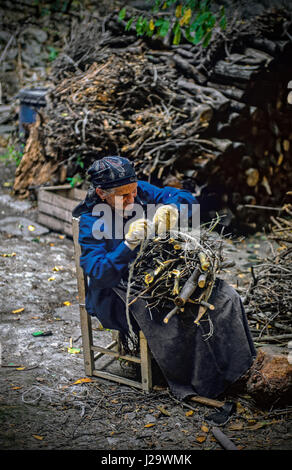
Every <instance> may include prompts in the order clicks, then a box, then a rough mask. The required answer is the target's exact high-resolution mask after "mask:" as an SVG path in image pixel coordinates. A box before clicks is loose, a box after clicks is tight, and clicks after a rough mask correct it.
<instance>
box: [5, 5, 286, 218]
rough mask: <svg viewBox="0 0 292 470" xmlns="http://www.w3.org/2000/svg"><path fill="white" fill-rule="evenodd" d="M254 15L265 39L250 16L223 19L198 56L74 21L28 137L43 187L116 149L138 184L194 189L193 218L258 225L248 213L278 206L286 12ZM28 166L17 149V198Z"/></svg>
mask: <svg viewBox="0 0 292 470" xmlns="http://www.w3.org/2000/svg"><path fill="white" fill-rule="evenodd" d="M131 14H132V12H131V11H129V15H131ZM265 17H267V18H270V19H271V21H270V23H269V24H270V27H269V30H268V33H267V31H266V29H267V28H266V29H265V28H263V25H264V24H266V23H264V22H261V21H260V19H257V20H256V21H247V22H244V23H242V22H241V21H239V18H238V17H236V16H235V18H234V19H230V20H229V23H228V28H227V30H226V31H224V33H223V32H222V31H219V30H215V31H214V35H213V38H212V40H211V42H210V44H209V46H208V48H207V49H205V48H202V46H200V45H199V46H198V45H192V44H190V43H188V42H187V41H184V40H182V43H181V44H180V45H179V46H174V45H172V43H171V34H169V35H168V36H167V37H165V38H164V39H163V40H162V41H161V40H155V39H153V38H139V39H137V35H136V34H135V31H133V30H132V28H133V27H131V28H130V29H129V31H125V24H126V21H127V20H128V18H126V19H125V22H120V21H119V20H118V14H117V12H115V13H113V14H111V15H109V16H107V17H105V18H93V19H92V21H91V22H85V23H83V24H81V25H78V27H76V29H73V32H72V37H71V39H70V40H69V41H68V43H67V45H66V47H65V48H64V50H63V52H62V53H61V54H60V56H59V57H58V58H57V60H56V61H55V63H54V64H53V67H52V73H51V77H50V78H51V82H52V84H53V86H52V89H51V91H50V92H49V93H48V105H47V107H46V110H45V111H46V115H45V119H44V120H43V122H42V124H41V128H42V132H40V134H39V136H40V139H41V142H40V146H39V147H40V148H42V151H41V154H42V155H40V158H39V160H40V162H43V161H44V160H45V161H46V162H51V165H52V167H53V168H57V169H58V170H60V171H58V170H57V171H55V180H52V178H51V174H48V176H49V177H50V178H51V179H50V182H51V183H53V184H62V183H64V182H66V180H67V178H72V177H74V176H75V175H77V174H80V176H81V178H82V179H83V178H84V176H85V175H84V169H85V168H87V167H88V166H89V165H90V164H91V163H92V161H93V160H94V159H97V158H102V157H103V156H105V155H109V154H121V155H122V156H125V157H127V158H129V159H130V160H132V161H133V162H134V164H135V167H136V169H137V175H138V177H139V178H141V179H144V180H145V179H146V180H148V181H150V182H152V183H154V184H160V185H174V186H176V187H180V188H185V189H188V190H190V191H192V192H195V193H197V194H200V193H201V196H202V198H201V204H202V210H203V211H204V210H205V207H206V209H207V211H209V210H210V208H211V209H213V210H215V211H216V210H217V211H218V210H220V209H222V208H224V207H225V208H226V207H227V208H230V209H231V211H232V213H233V214H235V216H236V218H237V219H238V220H239V221H242V222H243V223H244V224H246V223H253V222H257V223H258V224H261V223H263V222H264V220H265V219H266V217H267V214H268V216H269V215H270V213H267V212H259V209H257V210H254V209H253V208H252V207H250V206H255V205H262V206H266V205H278V204H279V203H280V202H281V199H282V195H283V192H285V191H287V189H290V188H287V184H288V183H287V182H288V180H289V175H291V174H292V167H291V158H290V156H291V149H292V145H291V144H290V142H291V140H292V134H291V127H290V122H291V110H289V109H287V103H286V99H285V91H286V76H285V73H286V72H287V70H286V69H287V67H286V65H285V64H286V62H285V61H286V60H287V59H285V57H286V56H287V54H288V52H289V50H290V49H289V47H290V46H291V40H290V32H291V33H292V26H291V25H292V21H291V14H290V12H289V11H288V12H280V13H279V15H277V14H275V13H271V14H267V15H266V16H265ZM279 25H280V26H279ZM281 57H284V59H283V61H284V65H283V67H282V65H280V64H279V61H280V58H281ZM285 67H286V68H285ZM279 70H280V71H281V73H282V72H283V77H281V79H280V80H279V77H278V75H279ZM289 78H290V77H289ZM29 159H30V154H29V151H28V150H27V151H25V154H24V156H23V161H22V162H21V164H20V166H19V167H18V169H17V174H16V178H15V186H14V188H15V191H16V193H17V195H18V196H23V197H27V196H28V194H29V189H30V187H33V182H31V180H30V179H28V178H26V177H25V175H24V169H27V168H29V165H28V164H27V160H29ZM42 165H43V163H40V166H42ZM31 166H32V165H31ZM39 170H40V169H39ZM38 172H39V171H38ZM28 181H29V184H30V185H31V186H30V187H29V185H28ZM35 184H37V183H35ZM204 201H205V202H204ZM209 215H210V216H211V218H212V217H213V216H214V215H212V214H209Z"/></svg>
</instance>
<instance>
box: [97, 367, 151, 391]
mask: <svg viewBox="0 0 292 470" xmlns="http://www.w3.org/2000/svg"><path fill="white" fill-rule="evenodd" d="M93 375H94V376H95V377H101V378H103V379H107V380H113V381H114V382H119V383H122V384H125V385H128V386H129V387H136V388H140V389H142V384H141V383H140V382H136V381H134V380H130V379H127V378H125V377H122V376H119V375H115V374H111V373H110V372H106V371H99V370H96V369H95V370H94V371H93Z"/></svg>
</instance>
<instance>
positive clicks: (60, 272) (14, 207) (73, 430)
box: [0, 162, 292, 453]
mask: <svg viewBox="0 0 292 470" xmlns="http://www.w3.org/2000/svg"><path fill="white" fill-rule="evenodd" d="M13 172H14V164H13V163H12V162H2V163H1V168H0V174H1V181H0V183H1V190H0V240H1V245H0V270H1V278H0V295H1V320H0V331H1V369H0V370H1V379H0V420H1V428H0V449H1V450H70V449H71V450H73V449H74V450H96V451H97V450H102V451H106V452H110V451H111V452H112V451H114V450H116V451H120V452H122V451H126V450H136V451H138V450H143V451H147V452H148V451H149V452H151V451H152V452H153V451H163V450H167V451H169V452H170V453H171V452H172V451H173V452H174V451H184V450H189V451H192V450H222V447H221V445H220V444H219V442H218V441H217V440H216V438H215V437H214V435H213V432H212V426H210V425H209V424H208V422H207V421H206V417H207V416H208V414H210V412H212V411H214V409H213V408H210V407H207V406H203V405H198V404H196V403H193V402H192V403H190V402H187V403H185V402H184V403H181V402H178V401H176V400H175V399H174V397H173V396H171V395H170V393H169V392H168V390H167V389H166V388H161V387H156V390H153V391H152V392H151V393H149V394H145V393H143V392H141V391H138V390H136V389H133V388H130V387H127V386H120V385H117V384H115V383H112V382H108V381H105V380H102V379H97V378H92V379H89V381H88V382H84V381H82V380H80V379H84V378H85V374H84V367H83V355H82V342H81V331H80V324H79V310H78V297H77V295H78V294H77V283H76V277H75V261H74V252H73V241H72V239H70V238H69V237H66V236H63V235H62V234H59V233H54V232H51V231H49V230H48V229H46V228H44V227H38V224H37V207H36V205H35V204H34V203H32V202H30V201H17V200H14V198H13V197H12V196H11V194H10V187H9V182H10V183H11V182H12V181H13V175H14V173H13ZM11 218H13V219H11ZM27 221H29V222H27ZM28 223H29V225H31V226H32V228H33V229H34V230H32V231H30V230H27V224H28ZM236 241H237V242H238V240H235V243H231V244H230V246H229V250H230V254H231V255H232V256H233V257H234V258H235V259H236V261H237V264H236V267H235V268H234V270H233V271H232V270H230V271H229V273H227V274H226V276H227V277H228V276H229V279H230V282H232V283H233V284H234V283H235V284H236V285H237V286H239V287H240V286H242V287H243V288H244V285H245V283H246V282H247V280H248V276H249V270H248V266H249V258H248V257H249V256H250V254H251V250H250V249H248V247H249V246H256V247H260V250H258V251H261V250H265V249H266V248H267V244H266V242H265V237H264V235H263V234H257V235H256V237H251V238H250V239H247V240H243V241H241V242H238V243H236ZM255 243H257V245H256V244H255ZM252 244H254V245H252ZM96 327H97V324H94V328H95V330H94V335H96V336H100V337H103V338H104V336H108V335H110V333H109V332H100V331H98V330H97V329H96ZM40 330H41V331H45V332H48V331H49V332H51V335H50V336H34V335H33V333H35V332H38V331H40ZM106 339H108V338H106ZM70 347H73V348H76V349H77V350H78V349H80V352H77V353H74V354H72V353H70V352H69V351H68V348H70ZM115 367H118V368H119V369H122V371H123V373H124V374H125V375H127V376H129V377H131V376H133V374H134V371H132V370H130V369H129V368H125V366H123V367H122V365H121V364H120V363H115ZM78 381H79V382H78ZM223 398H227V399H232V400H234V401H236V403H237V410H236V413H235V414H233V415H232V417H231V419H230V421H229V422H228V423H227V424H226V425H224V426H223V427H222V428H221V429H222V431H223V432H224V433H225V434H226V435H227V436H228V437H229V439H231V440H232V442H233V443H234V444H235V445H236V446H237V448H238V449H240V450H291V449H292V421H291V408H290V409H288V408H287V409H277V408H275V409H270V410H266V411H263V410H260V409H258V408H256V407H255V405H254V403H253V402H252V400H251V398H250V397H248V396H246V395H239V396H235V397H228V396H227V397H223Z"/></svg>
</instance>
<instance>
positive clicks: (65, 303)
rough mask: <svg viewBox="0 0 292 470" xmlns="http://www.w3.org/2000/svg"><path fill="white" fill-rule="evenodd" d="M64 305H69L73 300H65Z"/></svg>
mask: <svg viewBox="0 0 292 470" xmlns="http://www.w3.org/2000/svg"><path fill="white" fill-rule="evenodd" d="M63 304H64V305H66V306H67V307H69V305H72V304H71V302H69V300H65V302H63Z"/></svg>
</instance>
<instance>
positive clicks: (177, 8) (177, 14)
mask: <svg viewBox="0 0 292 470" xmlns="http://www.w3.org/2000/svg"><path fill="white" fill-rule="evenodd" d="M181 14H182V5H178V6H177V7H176V9H175V16H176V17H177V18H180V17H181Z"/></svg>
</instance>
